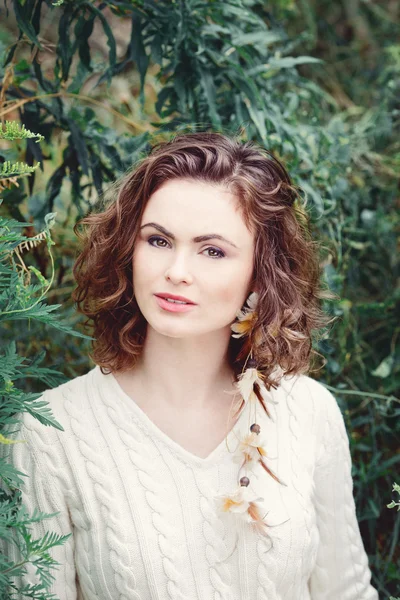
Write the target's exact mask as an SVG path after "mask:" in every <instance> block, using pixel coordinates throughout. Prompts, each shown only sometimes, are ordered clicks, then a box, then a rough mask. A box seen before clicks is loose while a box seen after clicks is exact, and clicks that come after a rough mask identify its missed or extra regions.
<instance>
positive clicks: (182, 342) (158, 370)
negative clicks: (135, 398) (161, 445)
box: [131, 327, 237, 412]
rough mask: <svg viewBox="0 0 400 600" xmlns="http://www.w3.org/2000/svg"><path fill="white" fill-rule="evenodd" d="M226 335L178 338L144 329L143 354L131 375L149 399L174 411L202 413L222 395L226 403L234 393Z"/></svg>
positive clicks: (213, 334)
mask: <svg viewBox="0 0 400 600" xmlns="http://www.w3.org/2000/svg"><path fill="white" fill-rule="evenodd" d="M230 334H231V332H230V330H229V331H228V330H227V331H226V332H225V331H217V332H212V333H211V334H207V336H199V337H197V338H190V339H182V338H171V337H167V336H164V335H160V334H159V333H158V332H156V331H155V330H154V329H152V328H150V327H148V331H147V334H146V339H145V343H144V347H143V352H142V354H141V356H140V357H139V360H138V362H137V363H136V365H135V367H133V369H132V371H131V373H132V374H133V375H134V376H135V377H136V379H137V381H138V383H139V385H140V387H141V388H142V389H144V390H146V393H147V394H148V395H149V396H150V397H151V398H157V399H158V401H159V402H162V403H163V404H167V405H168V406H169V407H170V408H171V409H174V410H175V409H176V410H180V409H185V410H191V411H193V412H196V411H202V410H206V409H207V408H212V406H213V404H215V399H216V398H224V396H226V401H227V403H228V404H230V403H231V402H232V400H233V395H234V393H235V392H236V391H237V388H236V387H235V386H234V382H235V376H234V372H233V370H232V369H231V367H230V365H229V361H228V355H227V352H228V345H229V339H230Z"/></svg>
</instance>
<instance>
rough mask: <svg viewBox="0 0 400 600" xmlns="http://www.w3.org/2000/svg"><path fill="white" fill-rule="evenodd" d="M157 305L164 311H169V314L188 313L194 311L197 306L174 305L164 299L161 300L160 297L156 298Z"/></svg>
mask: <svg viewBox="0 0 400 600" xmlns="http://www.w3.org/2000/svg"><path fill="white" fill-rule="evenodd" d="M155 298H156V301H157V304H158V305H159V306H160V307H161V308H163V309H164V310H168V311H169V312H188V311H189V310H192V309H193V308H194V307H195V306H196V305H195V304H174V303H173V302H168V301H167V300H164V298H160V296H155Z"/></svg>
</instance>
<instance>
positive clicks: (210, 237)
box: [140, 223, 238, 249]
mask: <svg viewBox="0 0 400 600" xmlns="http://www.w3.org/2000/svg"><path fill="white" fill-rule="evenodd" d="M145 227H154V229H157V230H158V231H160V232H161V233H163V234H164V235H166V236H168V237H170V238H171V239H172V240H175V239H176V237H175V236H174V234H173V233H171V232H170V231H167V230H166V229H165V227H163V226H162V225H158V224H157V223H146V225H142V226H141V227H140V230H142V229H144V228H145ZM213 239H215V240H221V241H222V242H226V243H227V244H230V245H231V246H233V247H234V248H236V249H238V247H237V246H236V245H235V244H234V243H233V242H231V241H230V240H227V239H226V238H224V237H223V236H222V235H220V234H219V233H208V234H207V235H198V236H197V237H194V238H193V239H192V242H196V243H198V242H206V241H207V240H213Z"/></svg>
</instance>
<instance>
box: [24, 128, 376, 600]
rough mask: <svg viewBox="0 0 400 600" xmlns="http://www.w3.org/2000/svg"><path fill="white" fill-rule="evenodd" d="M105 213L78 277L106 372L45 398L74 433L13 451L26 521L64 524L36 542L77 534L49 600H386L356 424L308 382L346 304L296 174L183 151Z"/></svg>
mask: <svg viewBox="0 0 400 600" xmlns="http://www.w3.org/2000/svg"><path fill="white" fill-rule="evenodd" d="M102 208H103V210H101V212H97V213H92V214H90V215H89V216H87V217H86V218H84V219H83V220H82V221H81V223H83V224H84V225H86V226H87V228H88V229H87V231H86V234H85V235H84V236H82V239H83V247H82V252H81V253H80V255H79V257H78V258H77V260H76V264H75V266H74V275H75V277H76V281H77V289H76V290H75V291H74V294H73V298H74V300H75V301H76V302H77V304H78V309H79V311H80V312H81V313H83V314H84V315H86V317H87V322H90V321H93V323H94V332H93V335H94V338H95V341H94V343H93V351H92V353H91V355H90V356H91V358H92V359H93V361H94V363H95V365H96V366H95V367H94V368H93V369H92V370H90V371H89V372H88V373H87V374H85V375H83V376H80V377H77V378H75V379H73V380H72V381H69V382H68V383H65V384H62V385H60V386H59V387H57V388H55V389H52V390H47V391H46V392H45V393H44V399H45V400H47V401H48V402H49V403H50V406H51V409H52V411H53V414H54V415H55V418H56V419H57V420H58V421H59V423H60V424H61V425H62V426H63V428H64V432H60V431H57V430H56V429H54V428H52V429H51V430H49V429H45V428H44V427H43V426H42V425H41V424H40V423H38V422H37V421H36V420H34V419H33V418H32V417H30V416H29V415H27V414H24V419H23V421H24V428H23V429H22V431H21V433H20V434H19V436H20V437H23V438H25V439H27V440H28V441H29V442H30V448H28V449H27V445H26V444H15V445H14V448H13V460H14V463H15V465H16V466H17V467H18V468H20V470H24V471H26V470H27V469H29V470H28V471H27V472H28V473H29V474H30V477H29V479H28V480H27V482H26V489H25V492H24V501H25V503H26V505H27V507H28V508H29V509H31V510H33V508H34V507H36V506H38V507H39V508H40V509H41V510H43V511H46V512H49V513H51V512H55V511H59V512H60V514H59V516H58V517H57V518H56V519H54V518H53V519H52V521H51V522H49V521H47V522H46V521H44V522H43V523H41V524H37V526H35V535H36V536H37V537H39V536H40V535H43V532H44V531H45V530H46V529H50V526H51V530H52V531H57V533H59V534H63V535H64V534H68V533H72V536H71V537H70V538H69V539H68V541H67V542H66V543H65V545H63V546H58V547H55V548H54V549H53V552H52V556H54V558H55V559H56V560H58V561H59V563H60V565H61V566H60V569H59V571H58V572H57V574H56V579H55V581H54V584H53V587H52V588H51V591H53V592H54V593H56V594H58V596H59V597H60V598H62V599H65V600H70V599H73V598H77V597H78V598H81V599H85V600H92V599H95V598H97V599H100V600H106V599H107V600H117V599H119V600H122V599H124V600H128V599H129V600H131V599H133V598H136V599H137V600H139V599H140V600H153V599H154V600H155V599H157V600H164V599H165V600H167V599H168V600H169V599H172V598H173V599H182V600H183V599H185V600H188V599H190V600H197V599H199V600H200V599H201V600H214V599H215V600H216V599H217V598H218V599H219V600H228V599H229V600H256V599H257V600H261V599H265V600H278V599H282V600H283V599H284V598H285V599H287V600H376V599H377V598H378V595H377V592H376V590H375V589H374V588H373V587H372V586H371V584H370V577H371V573H370V570H369V566H368V558H367V555H366V553H365V550H364V547H363V543H362V539H361V536H360V531H359V527H358V523H357V518H356V512H355V504H354V499H353V494H352V478H351V459H350V453H349V442H348V438H347V434H346V429H345V426H344V421H343V418H342V415H341V412H340V410H339V407H338V405H337V402H336V400H335V398H334V396H333V395H332V394H331V393H330V392H329V391H328V390H327V389H326V388H325V387H324V386H323V385H322V384H321V383H319V382H317V381H316V380H314V379H312V378H311V377H309V376H308V375H307V374H306V373H307V372H310V359H311V357H312V356H313V355H314V354H316V352H315V351H314V350H313V349H312V345H311V344H312V336H311V334H312V331H314V332H317V333H318V331H322V328H323V327H325V326H326V325H327V324H328V322H330V321H329V320H328V318H327V316H326V315H325V314H324V313H322V311H321V310H320V308H319V304H318V302H319V299H320V298H323V297H325V298H332V294H329V293H328V292H326V291H322V290H321V289H319V282H320V270H319V264H318V257H317V252H316V244H315V242H313V241H312V240H311V235H310V232H309V229H308V222H307V218H306V216H305V212H304V209H303V207H302V206H301V205H300V199H299V197H298V195H297V194H296V190H295V189H294V187H293V186H292V185H291V182H290V178H289V176H288V174H287V173H286V171H285V169H284V167H283V166H282V164H281V163H280V162H279V161H278V160H276V159H275V158H273V156H272V155H270V154H269V153H268V152H266V151H265V150H263V149H262V148H260V147H258V146H257V145H256V144H254V143H251V142H247V143H240V142H238V141H236V140H235V139H231V138H229V137H226V136H223V135H221V134H217V133H197V134H187V135H179V136H177V137H175V139H173V140H172V141H170V142H169V143H164V144H159V145H158V146H156V147H155V148H153V151H152V152H151V153H150V154H149V155H148V156H147V157H146V158H144V159H142V160H141V161H140V163H139V164H138V165H136V167H135V168H134V169H133V171H132V172H131V173H128V174H127V175H126V176H125V177H124V178H123V179H122V180H121V181H120V182H119V183H118V186H117V189H116V190H115V194H114V196H113V198H112V200H111V202H110V203H108V204H107V205H106V206H103V207H102ZM78 225H79V224H77V225H76V226H75V229H74V230H75V232H76V233H77V226H78ZM31 577H33V575H32V576H31ZM30 581H33V580H32V579H31V580H30Z"/></svg>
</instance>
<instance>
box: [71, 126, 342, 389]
mask: <svg viewBox="0 0 400 600" xmlns="http://www.w3.org/2000/svg"><path fill="white" fill-rule="evenodd" d="M178 178H185V179H191V180H196V181H204V182H208V183H212V184H216V185H220V186H224V187H226V188H228V189H229V191H231V192H232V193H234V194H235V196H236V197H237V198H238V200H239V203H240V209H241V214H242V217H243V219H244V221H245V223H246V225H247V227H248V228H249V229H250V230H253V231H255V252H254V268H253V284H254V286H255V287H256V288H257V292H258V304H257V314H256V319H255V322H254V326H253V328H252V330H251V332H250V334H249V335H248V336H245V337H244V338H231V340H230V345H229V352H228V356H229V361H230V366H231V368H232V370H233V372H234V373H235V376H236V378H238V376H239V375H240V373H242V371H243V368H245V361H246V360H247V358H248V356H249V352H250V350H252V355H253V357H254V358H255V359H256V360H257V365H258V366H257V369H258V371H259V372H260V373H261V374H262V376H263V378H264V381H265V385H266V387H267V389H270V387H271V386H273V387H277V385H279V381H277V380H276V379H274V374H273V371H274V370H275V368H276V367H279V370H280V372H281V373H282V372H283V373H285V374H286V375H294V374H300V373H306V372H309V371H310V370H311V366H312V365H311V362H312V358H313V357H315V356H316V355H318V356H320V357H322V355H321V354H320V353H319V352H317V351H316V350H315V349H313V347H312V345H313V339H317V338H320V337H322V335H323V334H325V331H324V330H325V328H326V326H327V325H328V324H329V323H331V322H332V321H334V319H335V317H333V318H332V317H328V315H327V314H325V313H324V312H323V311H322V309H321V308H320V306H319V304H320V302H319V300H320V299H321V298H325V299H332V298H337V296H336V295H335V294H332V293H331V292H330V291H329V290H326V289H322V288H321V287H320V284H321V266H320V262H319V247H320V244H319V243H318V242H316V241H314V240H312V233H311V229H310V218H309V216H308V215H307V213H306V210H305V206H306V202H307V201H306V200H303V199H302V197H301V195H300V194H299V191H298V189H297V188H296V187H295V186H294V185H293V184H292V182H291V180H290V177H289V175H288V173H287V171H286V169H285V167H284V166H283V165H282V163H281V162H280V161H279V160H278V159H277V158H275V157H274V156H273V155H272V154H271V153H270V152H269V151H267V150H265V149H264V148H262V147H261V146H259V145H258V144H257V143H255V142H253V141H246V142H240V141H238V140H237V139H235V138H233V137H228V136H226V135H223V134H222V133H215V132H207V133H206V132H200V133H185V134H178V135H175V136H174V137H173V138H172V139H171V140H170V141H168V142H161V143H158V144H156V145H154V146H153V148H152V149H151V150H150V153H149V154H148V155H146V156H145V157H144V158H142V159H140V161H138V163H137V164H136V165H134V167H133V169H132V170H131V171H129V172H128V173H127V174H125V175H124V176H123V177H122V178H121V179H120V180H119V181H117V182H116V183H115V184H114V185H113V186H112V187H111V198H110V201H109V202H108V201H106V202H104V203H103V204H102V203H99V205H100V204H102V206H101V210H100V211H97V212H96V211H95V209H93V210H92V212H91V213H90V214H88V215H87V216H86V217H84V218H83V219H81V220H80V221H78V222H77V223H76V224H75V226H74V232H75V234H76V235H77V236H78V237H79V238H80V239H82V240H83V247H82V250H81V252H80V254H79V255H78V257H77V259H76V262H75V264H74V267H73V273H74V277H75V279H76V282H77V287H76V289H74V291H73V293H72V298H73V300H74V301H75V302H76V303H77V310H78V312H80V313H82V314H84V315H85V316H86V317H87V319H86V320H85V322H84V325H85V327H87V326H88V325H89V323H91V322H93V323H92V327H93V329H94V331H93V333H92V335H93V337H94V338H95V339H94V341H93V342H92V352H91V353H90V354H89V356H90V357H91V358H92V360H93V361H94V362H95V363H96V364H97V365H99V366H100V368H101V370H102V372H103V373H104V371H103V369H108V370H109V371H117V370H125V369H128V368H131V367H133V366H134V364H135V362H136V359H137V358H138V356H139V354H140V352H141V349H142V347H143V343H144V339H145V334H146V325H147V322H146V320H145V318H144V317H143V315H142V313H141V312H140V310H139V307H138V305H137V303H136V300H135V298H134V293H133V275H132V256H133V250H134V245H135V240H136V238H137V236H138V232H139V227H140V224H141V217H142V214H143V212H144V209H145V206H146V203H147V201H148V200H149V198H150V196H151V195H152V194H153V192H155V191H156V190H157V189H158V188H159V187H160V186H161V185H162V184H163V183H164V182H166V181H168V180H172V179H178ZM80 225H84V226H87V230H86V231H85V232H84V234H83V235H82V234H80V232H79V231H78V227H79V226H80ZM256 335H257V340H258V341H259V340H261V342H260V343H259V345H258V346H257V348H255V343H254V342H255V337H256ZM322 358H323V357H322ZM323 360H324V361H325V359H323ZM325 363H326V361H325V362H324V363H323V364H325Z"/></svg>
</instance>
